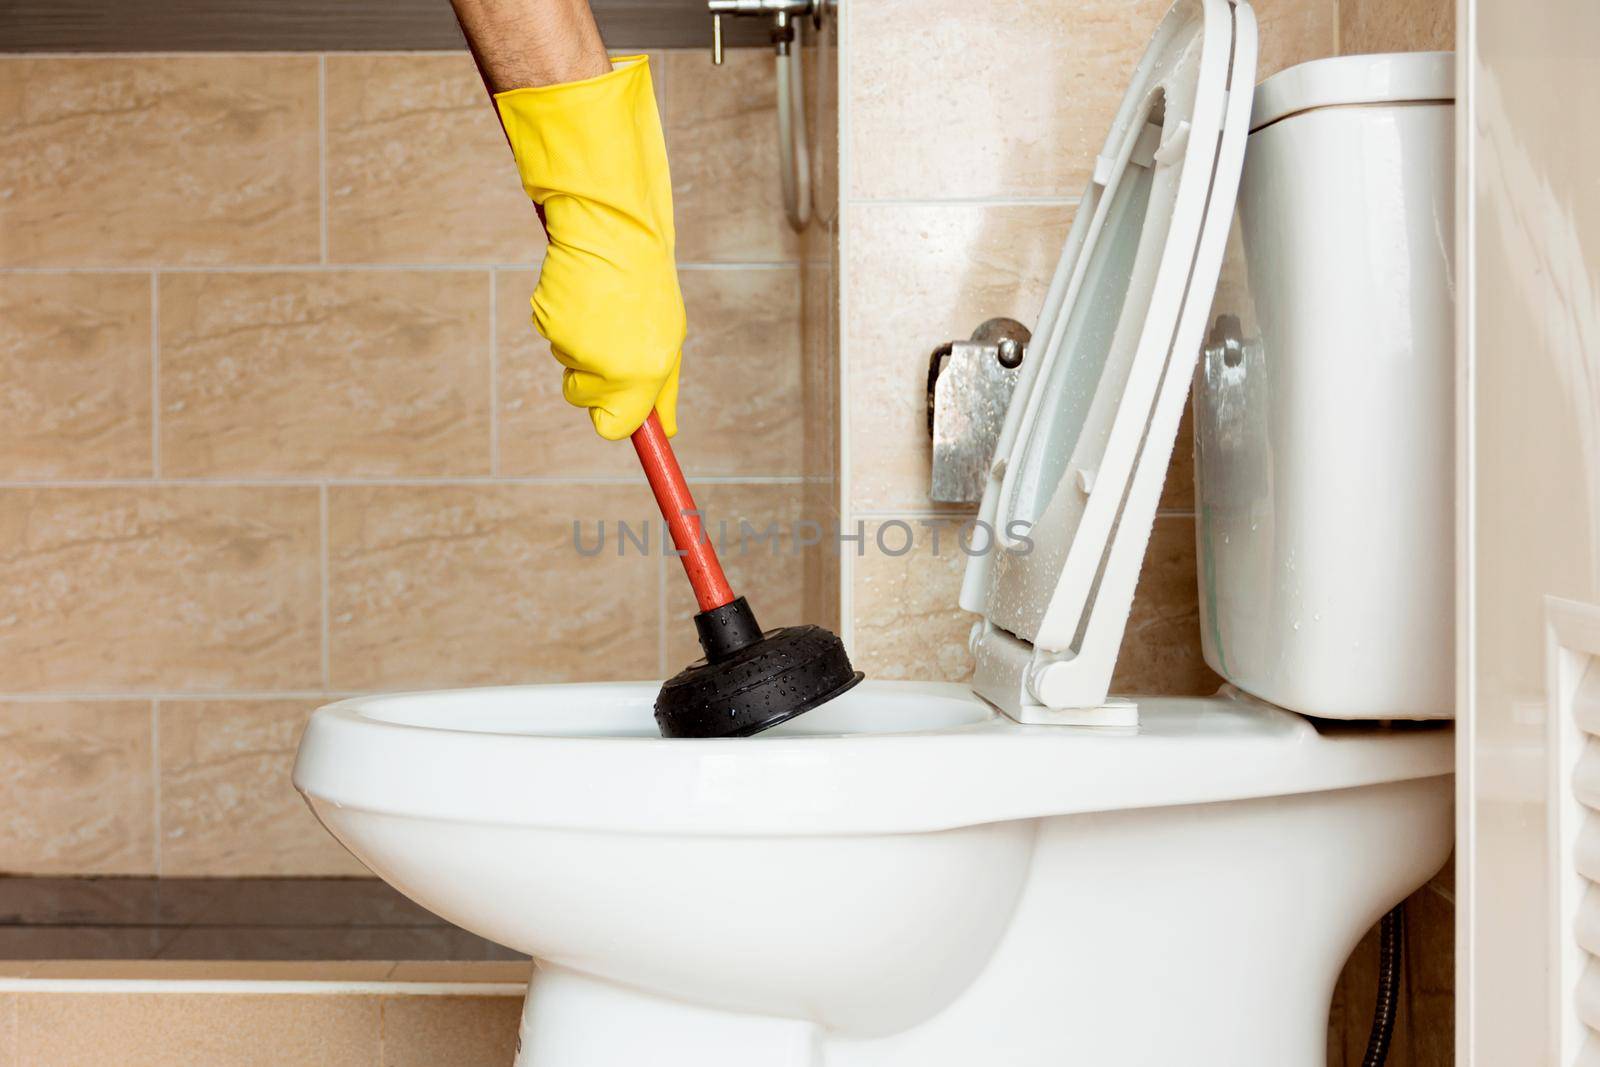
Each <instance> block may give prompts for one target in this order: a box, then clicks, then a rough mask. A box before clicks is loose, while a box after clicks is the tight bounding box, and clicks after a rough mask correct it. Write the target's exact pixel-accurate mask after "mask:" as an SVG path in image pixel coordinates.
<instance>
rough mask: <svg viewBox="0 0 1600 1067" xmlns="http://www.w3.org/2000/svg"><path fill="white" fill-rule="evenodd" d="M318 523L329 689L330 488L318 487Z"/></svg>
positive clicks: (324, 676)
mask: <svg viewBox="0 0 1600 1067" xmlns="http://www.w3.org/2000/svg"><path fill="white" fill-rule="evenodd" d="M317 523H318V526H319V528H320V532H319V535H318V536H319V540H320V545H319V553H318V554H319V562H318V569H319V571H320V573H321V578H322V687H323V688H324V689H327V688H328V687H329V686H330V685H331V684H332V680H333V675H332V669H331V667H330V666H329V663H330V661H331V658H330V656H329V648H330V646H331V644H332V641H331V638H330V633H331V631H332V628H333V617H332V615H331V614H330V613H329V610H328V604H329V601H330V598H329V595H328V487H327V486H326V485H320V486H318V487H317Z"/></svg>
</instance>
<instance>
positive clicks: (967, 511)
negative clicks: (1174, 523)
mask: <svg viewBox="0 0 1600 1067" xmlns="http://www.w3.org/2000/svg"><path fill="white" fill-rule="evenodd" d="M850 515H851V517H852V518H854V519H858V520H866V521H877V520H883V519H953V520H960V521H963V522H964V521H966V520H968V519H976V518H977V517H978V510H977V505H976V504H974V505H973V506H972V507H970V508H875V509H866V508H857V509H855V510H853V511H851V513H850ZM1155 517H1156V518H1158V519H1193V518H1194V512H1193V511H1191V510H1188V509H1185V508H1160V509H1157V511H1156V514H1155Z"/></svg>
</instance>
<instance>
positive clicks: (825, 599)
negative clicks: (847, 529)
mask: <svg viewBox="0 0 1600 1067" xmlns="http://www.w3.org/2000/svg"><path fill="white" fill-rule="evenodd" d="M801 499H802V501H803V503H802V505H801V509H800V514H801V515H802V516H803V517H804V518H805V519H807V520H809V521H811V522H815V523H817V524H819V525H820V526H821V528H822V536H823V538H824V539H827V538H831V537H833V536H834V531H835V530H836V529H837V528H838V526H839V484H838V482H835V481H828V482H820V481H819V482H808V483H806V484H805V485H804V486H802V487H801ZM841 569H842V566H841V560H840V558H839V554H838V553H837V552H834V551H831V550H826V549H825V550H823V551H814V552H812V553H810V554H809V555H807V556H806V557H805V567H804V576H803V581H804V583H805V584H804V589H803V590H802V594H801V601H800V618H802V619H803V620H805V621H806V622H814V623H816V624H817V625H818V626H826V627H827V628H828V629H830V630H832V631H834V632H835V633H838V632H839V630H840V629H841V627H842V626H843V619H844V617H843V615H842V614H841V611H842V607H841V604H840V594H841V592H842V591H841V589H840V571H841Z"/></svg>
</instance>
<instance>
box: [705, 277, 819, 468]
mask: <svg viewBox="0 0 1600 1067" xmlns="http://www.w3.org/2000/svg"><path fill="white" fill-rule="evenodd" d="M682 284H683V300H684V304H685V306H686V307H687V309H688V313H689V337H688V340H687V341H685V342H684V345H683V372H682V383H681V386H680V392H679V394H678V436H677V437H676V438H674V440H673V444H674V446H675V447H676V449H677V452H678V458H679V460H680V461H681V462H682V463H683V469H684V470H685V471H686V472H687V473H689V474H690V475H702V476H703V475H708V474H717V475H741V474H743V475H751V474H757V475H779V474H799V473H801V471H802V470H803V466H804V458H803V456H802V451H801V450H802V442H803V441H804V435H805V429H804V420H805V419H806V418H809V417H812V413H811V412H809V411H804V410H802V409H801V406H800V403H801V392H800V271H799V269H798V268H796V267H782V268H776V269H770V270H748V271H745V270H703V271H702V270H692V271H684V272H683V275H682Z"/></svg>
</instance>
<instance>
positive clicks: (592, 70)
mask: <svg viewBox="0 0 1600 1067" xmlns="http://www.w3.org/2000/svg"><path fill="white" fill-rule="evenodd" d="M450 3H451V5H452V6H453V7H454V8H455V10H456V18H457V19H458V20H459V21H460V23H461V30H462V32H463V33H465V34H466V35H467V44H468V45H470V46H471V48H472V56H473V58H474V59H475V60H477V63H478V71H479V73H481V74H482V75H483V83H484V85H486V86H488V88H489V92H491V93H503V92H505V91H507V90H508V89H523V88H527V87H528V86H536V85H555V84H558V83H560V82H570V81H578V80H580V79H583V78H593V77H595V76H597V75H600V74H604V73H606V72H607V71H609V70H610V69H611V64H610V62H609V61H608V60H607V59H606V48H605V45H604V44H603V43H602V42H601V40H600V30H599V28H598V27H597V26H595V22H594V13H593V12H591V11H590V10H589V0H450Z"/></svg>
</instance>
